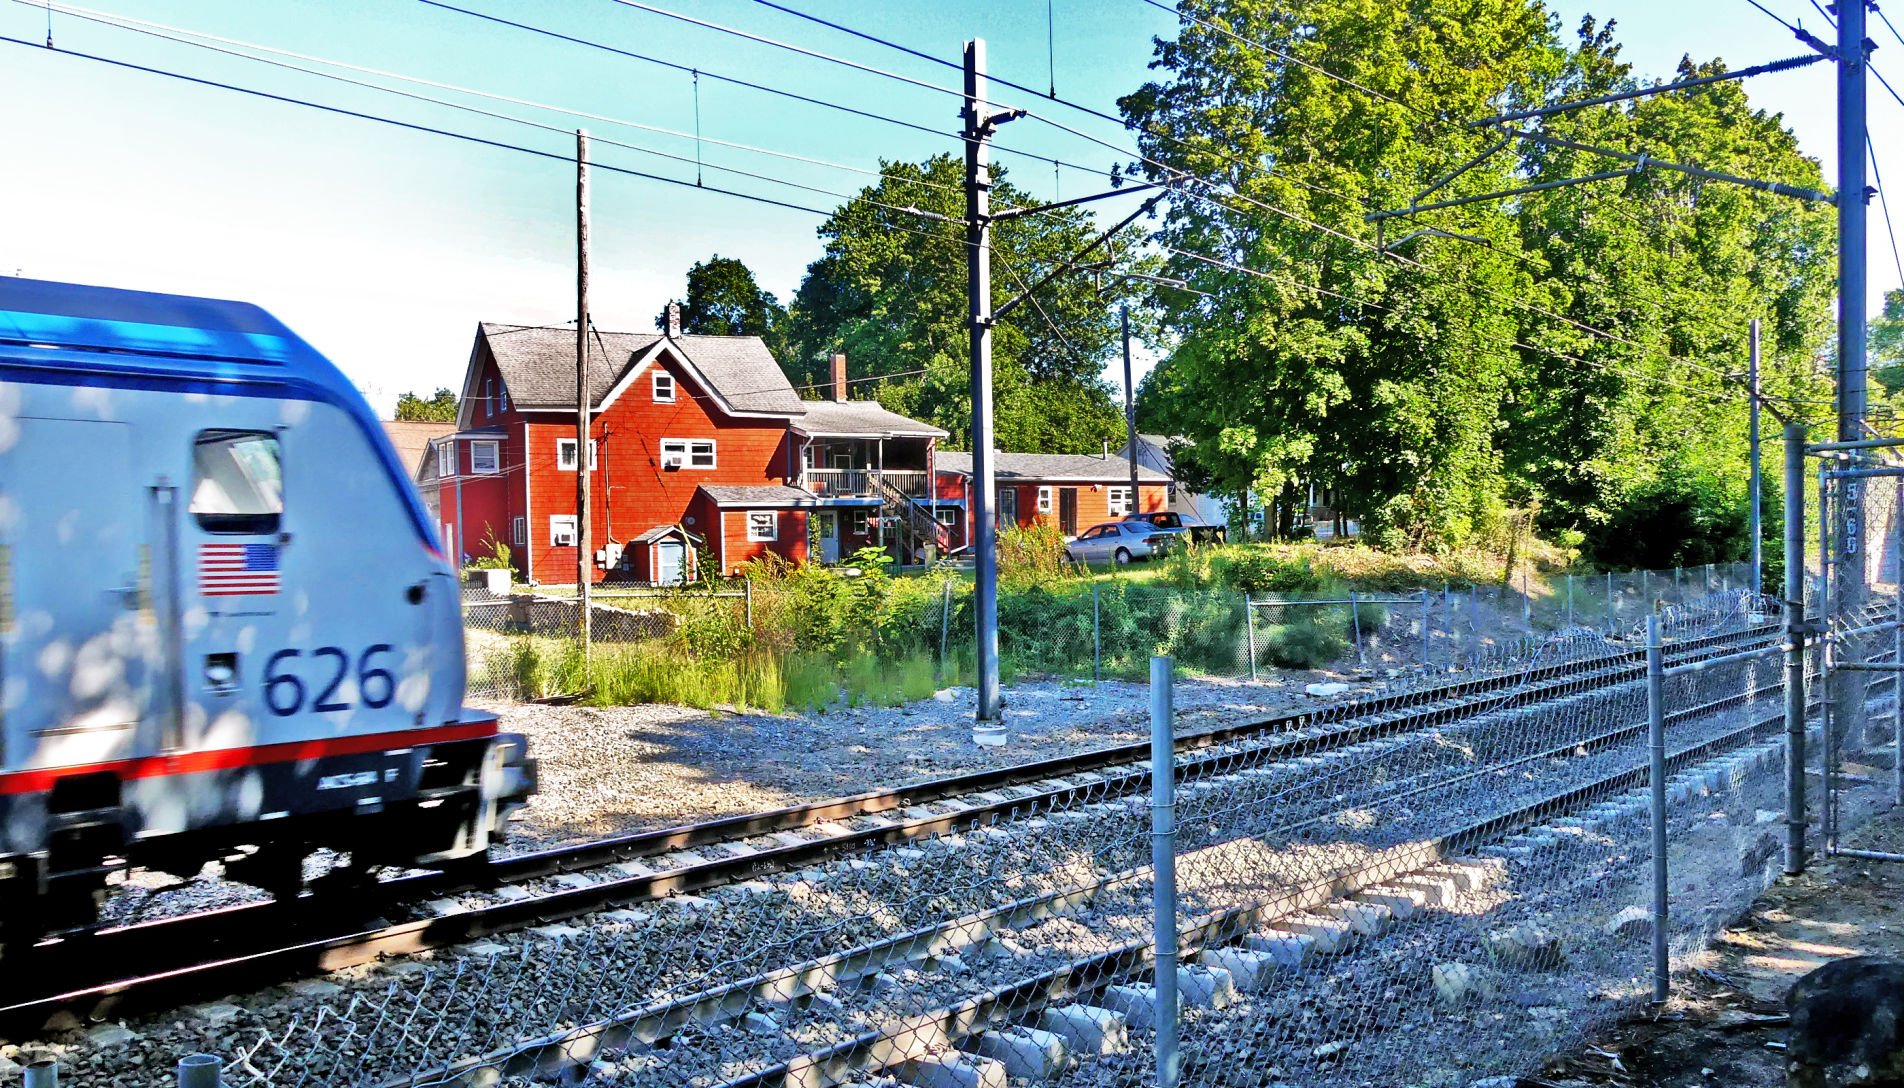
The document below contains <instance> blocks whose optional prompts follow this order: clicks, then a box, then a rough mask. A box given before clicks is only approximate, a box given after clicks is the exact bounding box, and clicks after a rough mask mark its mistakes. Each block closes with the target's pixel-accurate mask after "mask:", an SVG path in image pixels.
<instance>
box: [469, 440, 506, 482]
mask: <svg viewBox="0 0 1904 1088" xmlns="http://www.w3.org/2000/svg"><path fill="white" fill-rule="evenodd" d="M500 451H501V446H500V445H499V444H498V443H495V442H471V443H470V444H469V471H470V472H471V474H473V475H476V476H494V475H495V474H496V473H498V472H501V471H502V456H501V452H500Z"/></svg>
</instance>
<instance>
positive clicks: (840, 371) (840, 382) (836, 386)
mask: <svg viewBox="0 0 1904 1088" xmlns="http://www.w3.org/2000/svg"><path fill="white" fill-rule="evenodd" d="M833 399H834V400H836V401H839V402H840V403H842V404H844V403H846V355H845V353H844V352H837V351H836V352H834V353H833Z"/></svg>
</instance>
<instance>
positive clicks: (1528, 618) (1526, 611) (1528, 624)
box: [1521, 568, 1534, 638]
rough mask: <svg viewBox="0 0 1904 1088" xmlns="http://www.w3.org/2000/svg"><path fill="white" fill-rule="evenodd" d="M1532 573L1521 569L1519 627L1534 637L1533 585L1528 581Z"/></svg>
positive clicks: (1530, 636) (1528, 635)
mask: <svg viewBox="0 0 1904 1088" xmlns="http://www.w3.org/2000/svg"><path fill="white" fill-rule="evenodd" d="M1531 577H1533V575H1532V574H1531V573H1529V572H1528V571H1527V570H1526V569H1525V568H1523V569H1522V570H1521V628H1522V629H1523V630H1525V631H1526V632H1527V637H1528V638H1533V637H1534V599H1533V586H1532V584H1531V583H1530V582H1529V581H1528V580H1529V579H1530V578H1531Z"/></svg>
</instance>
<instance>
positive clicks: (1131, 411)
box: [1117, 304, 1144, 514]
mask: <svg viewBox="0 0 1904 1088" xmlns="http://www.w3.org/2000/svg"><path fill="white" fill-rule="evenodd" d="M1117 326H1118V329H1119V330H1120V331H1121V332H1122V333H1123V336H1124V437H1125V438H1126V439H1127V440H1128V441H1127V442H1126V443H1125V446H1124V450H1125V452H1126V453H1128V454H1129V455H1130V489H1131V490H1130V512H1131V513H1132V514H1137V513H1141V512H1142V511H1143V509H1144V507H1143V504H1142V503H1139V502H1138V501H1137V399H1136V391H1135V390H1134V389H1133V388H1132V385H1131V361H1130V306H1129V305H1128V304H1127V305H1124V306H1120V307H1119V308H1118V311H1117Z"/></svg>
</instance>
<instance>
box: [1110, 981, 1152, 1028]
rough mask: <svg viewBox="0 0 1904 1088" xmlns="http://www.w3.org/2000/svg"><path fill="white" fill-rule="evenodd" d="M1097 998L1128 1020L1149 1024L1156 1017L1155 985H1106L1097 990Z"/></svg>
mask: <svg viewBox="0 0 1904 1088" xmlns="http://www.w3.org/2000/svg"><path fill="white" fill-rule="evenodd" d="M1097 999H1098V1001H1099V1002H1100V1003H1101V1004H1102V1005H1103V1006H1104V1007H1105V1008H1107V1009H1110V1010H1111V1011H1112V1012H1116V1013H1120V1014H1122V1015H1123V1017H1124V1018H1125V1019H1126V1020H1129V1021H1135V1022H1137V1023H1139V1024H1149V1023H1152V1022H1153V1021H1155V1020H1156V1018H1157V988H1156V987H1155V986H1144V985H1141V984H1133V985H1128V986H1106V987H1104V989H1102V990H1100V991H1098V995H1097Z"/></svg>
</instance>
